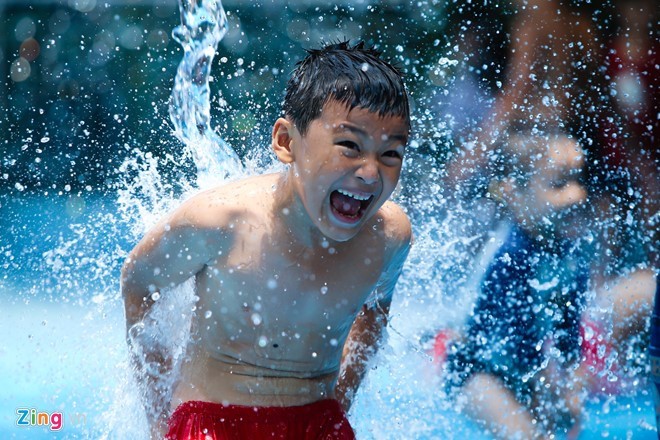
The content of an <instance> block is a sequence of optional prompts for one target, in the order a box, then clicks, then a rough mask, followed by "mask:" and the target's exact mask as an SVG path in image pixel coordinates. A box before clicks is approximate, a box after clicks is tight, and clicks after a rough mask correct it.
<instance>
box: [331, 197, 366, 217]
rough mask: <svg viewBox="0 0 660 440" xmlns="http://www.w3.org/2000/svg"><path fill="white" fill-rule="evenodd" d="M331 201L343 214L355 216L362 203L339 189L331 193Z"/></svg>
mask: <svg viewBox="0 0 660 440" xmlns="http://www.w3.org/2000/svg"><path fill="white" fill-rule="evenodd" d="M330 202H331V203H332V206H333V207H334V208H335V209H336V210H337V211H339V213H340V214H343V215H349V216H351V217H354V216H355V215H357V213H358V211H360V206H361V204H360V201H359V200H356V199H354V198H353V197H349V196H346V195H344V194H341V193H340V192H338V191H334V192H333V193H332V194H330Z"/></svg>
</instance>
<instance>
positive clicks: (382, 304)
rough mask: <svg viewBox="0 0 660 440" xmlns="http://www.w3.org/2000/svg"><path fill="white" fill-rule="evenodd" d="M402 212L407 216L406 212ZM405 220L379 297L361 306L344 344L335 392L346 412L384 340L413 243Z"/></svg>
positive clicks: (385, 273) (378, 287)
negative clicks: (398, 281) (395, 292)
mask: <svg viewBox="0 0 660 440" xmlns="http://www.w3.org/2000/svg"><path fill="white" fill-rule="evenodd" d="M401 215H403V216H404V217H405V214H403V212H401ZM402 223H403V225H405V227H404V228H402V229H403V230H402V233H401V237H400V238H399V240H397V242H398V245H397V246H396V251H395V252H394V256H393V257H392V259H391V261H390V264H388V268H387V269H386V270H385V271H384V272H383V274H382V276H381V279H380V281H379V282H378V285H377V286H376V290H375V292H374V293H375V295H376V300H375V301H374V303H373V304H365V305H363V306H362V310H361V311H360V313H358V316H357V317H356V318H355V321H354V322H353V326H352V327H351V330H350V332H349V334H348V338H347V339H346V343H345V344H344V351H343V353H342V360H341V366H340V370H339V379H338V381H337V387H336V388H335V396H336V398H337V400H338V401H339V403H341V405H342V407H343V408H344V410H345V411H346V412H348V410H349V409H350V407H351V404H352V403H353V398H354V397H355V393H356V392H357V390H358V387H359V386H360V383H361V382H362V379H363V378H364V375H365V374H366V372H367V370H368V369H369V361H370V360H371V359H372V358H373V357H374V356H375V355H376V352H377V351H378V348H379V347H380V344H381V343H382V339H383V333H384V330H385V327H386V326H387V319H388V314H389V311H390V304H391V303H392V294H393V293H394V287H395V285H396V282H397V280H398V279H399V275H401V271H402V269H403V264H404V263H405V261H406V257H407V256H408V253H409V251H410V246H411V245H412V232H411V230H410V223H409V221H408V219H407V217H405V221H404V222H402Z"/></svg>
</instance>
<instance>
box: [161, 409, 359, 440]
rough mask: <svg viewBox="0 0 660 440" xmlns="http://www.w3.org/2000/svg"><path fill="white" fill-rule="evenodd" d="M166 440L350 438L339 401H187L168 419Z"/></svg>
mask: <svg viewBox="0 0 660 440" xmlns="http://www.w3.org/2000/svg"><path fill="white" fill-rule="evenodd" d="M165 438H166V439H167V440H225V439H227V440H238V439H248V440H260V439H269V440H272V439H287V440H288V439H291V440H312V439H314V440H330V439H332V440H354V439H355V433H354V432H353V429H352V428H351V425H350V424H349V422H348V419H347V418H346V414H345V413H344V411H343V409H342V408H341V406H340V405H339V402H337V401H336V400H332V399H327V400H320V401H318V402H314V403H310V404H308V405H303V406H286V407H276V406H271V407H252V406H239V405H223V404H221V403H213V402H200V401H190V402H184V403H182V404H181V405H179V406H178V407H177V409H176V410H175V411H174V413H173V414H172V417H170V420H169V431H168V432H167V436H166V437H165Z"/></svg>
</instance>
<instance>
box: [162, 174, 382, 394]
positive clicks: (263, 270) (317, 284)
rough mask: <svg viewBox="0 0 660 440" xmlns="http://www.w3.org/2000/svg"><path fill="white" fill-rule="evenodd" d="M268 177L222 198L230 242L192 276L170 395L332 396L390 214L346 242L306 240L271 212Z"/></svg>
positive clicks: (372, 281) (374, 276)
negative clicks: (188, 329) (184, 354)
mask: <svg viewBox="0 0 660 440" xmlns="http://www.w3.org/2000/svg"><path fill="white" fill-rule="evenodd" d="M269 179H271V180H272V181H273V182H274V181H275V180H273V179H275V177H274V176H264V177H259V178H255V179H249V180H248V181H247V183H242V184H241V186H240V187H238V188H236V189H235V192H236V193H237V194H238V195H239V196H233V195H231V196H227V200H226V201H225V203H226V205H228V206H230V207H231V208H230V209H232V211H233V212H234V213H238V214H235V215H234V216H233V218H232V224H231V227H230V228H231V231H232V232H231V239H230V240H229V241H230V243H231V244H230V245H229V246H227V248H228V249H225V251H224V252H223V253H222V254H221V255H218V257H217V258H216V259H215V260H212V261H210V262H209V263H208V264H207V265H206V267H205V268H204V269H203V270H202V271H201V272H200V273H199V274H198V275H197V279H196V289H197V292H196V294H197V296H198V297H199V301H198V302H197V305H196V311H195V316H194V318H193V341H192V342H191V347H189V356H188V360H187V361H186V362H184V364H183V366H182V375H181V381H180V383H179V386H178V389H177V392H176V395H175V401H176V397H177V395H178V398H179V401H185V400H193V399H194V400H209V401H218V402H222V401H226V402H229V403H234V404H248V405H282V406H290V405H299V404H306V403H309V402H312V401H315V400H319V399H321V398H327V397H328V396H332V392H333V388H334V383H335V381H336V377H337V373H338V370H339V363H340V360H341V354H342V347H343V343H344V341H345V339H346V337H347V335H348V332H349V330H350V328H351V325H352V323H353V320H354V318H355V316H356V314H357V313H358V312H359V310H360V308H361V307H362V305H363V304H364V303H365V301H366V300H367V298H368V297H369V294H370V293H372V291H373V289H374V288H375V286H376V284H377V282H378V280H379V277H380V275H381V273H382V271H383V267H384V266H385V264H386V263H387V262H386V261H385V260H386V258H388V257H387V256H386V255H387V252H386V245H385V244H386V241H387V240H386V238H385V237H384V233H383V232H382V227H381V226H380V224H379V223H382V224H384V223H386V222H387V221H386V219H383V218H382V216H380V215H377V216H376V217H377V218H374V219H371V221H370V222H369V223H368V224H366V225H365V226H364V227H363V228H362V230H361V232H360V233H358V234H357V235H356V236H355V238H354V239H352V240H350V241H348V242H344V243H332V244H331V243H330V242H325V243H323V242H321V243H319V244H317V245H315V246H309V247H306V246H302V245H300V244H299V243H296V240H295V239H294V236H293V235H292V234H291V233H290V232H289V231H287V230H286V227H283V223H282V222H281V221H279V216H278V215H275V214H273V209H271V208H272V205H273V196H272V193H273V192H272V191H267V190H266V189H265V188H270V187H271V185H270V180H269ZM379 220H380V222H379ZM173 403H174V404H176V402H173Z"/></svg>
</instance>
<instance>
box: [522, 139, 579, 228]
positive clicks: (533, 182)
mask: <svg viewBox="0 0 660 440" xmlns="http://www.w3.org/2000/svg"><path fill="white" fill-rule="evenodd" d="M583 166H584V151H583V150H582V148H581V147H580V145H579V144H578V143H576V142H575V141H573V140H571V139H569V138H566V137H560V138H558V139H556V140H554V141H552V143H551V145H550V147H549V148H548V150H547V151H546V152H545V153H544V157H543V158H542V159H541V160H539V161H538V162H537V163H536V165H535V171H534V173H533V175H532V177H531V178H530V179H529V181H528V182H527V184H526V185H525V186H524V187H517V188H516V189H515V191H514V203H512V209H513V210H514V213H515V214H516V217H517V218H524V219H526V220H527V221H529V223H530V226H531V227H532V228H534V229H535V230H537V231H543V230H550V231H552V232H554V233H557V234H559V235H561V236H572V235H574V234H575V233H576V232H577V231H576V230H575V227H576V226H577V223H579V220H580V219H579V214H580V212H581V211H580V210H579V209H577V208H578V207H580V206H581V205H583V204H584V202H585V201H586V199H587V191H586V188H585V187H584V185H583V184H582V183H581V182H580V174H581V172H582V168H583Z"/></svg>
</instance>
